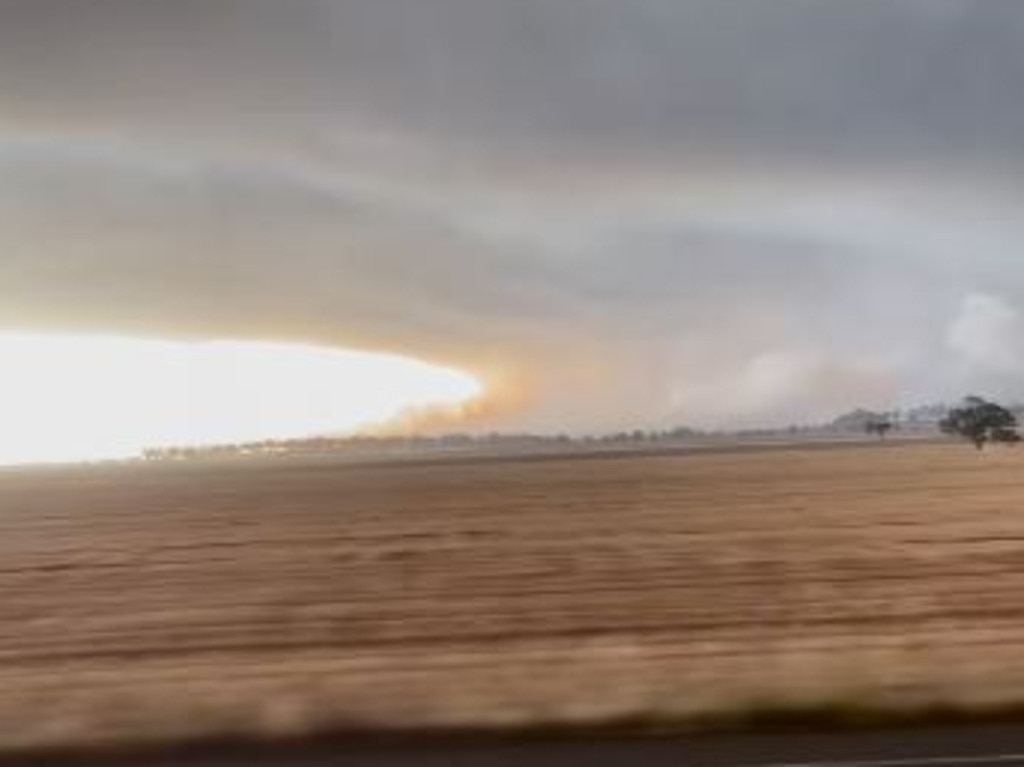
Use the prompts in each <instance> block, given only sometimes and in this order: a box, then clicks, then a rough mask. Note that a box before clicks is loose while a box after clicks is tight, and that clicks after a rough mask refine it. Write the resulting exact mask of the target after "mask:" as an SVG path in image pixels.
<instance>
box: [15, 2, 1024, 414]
mask: <svg viewBox="0 0 1024 767" xmlns="http://www.w3.org/2000/svg"><path fill="white" fill-rule="evenodd" d="M1022 43H1024V7H1022V6H1019V5H1018V4H1016V3H1008V2H1007V3H998V2H989V1H986V0H975V1H974V2H968V1H964V0H859V1H858V2H856V3H852V2H851V3H833V2H827V1H826V0H690V1H688V2H684V1H681V0H639V1H638V2H631V3H622V2H618V1H617V0H554V1H552V0H543V1H542V0H517V2H506V1H505V0H374V2H372V3H370V2H356V1H355V0H353V1H352V2H345V1H342V0H334V1H332V0H290V1H289V2H287V3H283V2H277V0H206V1H204V2H199V1H198V0H196V1H195V2H193V1H192V0H176V1H175V2H159V1H157V2H135V1H134V0H89V1H87V2H82V1H81V0H59V1H58V0H0V249H2V250H0V252H2V255H0V289H2V290H3V301H2V303H0V323H3V324H4V325H5V326H12V327H14V326H17V327H28V326H47V327H59V328H63V329H79V328H95V329H102V330H115V331H124V332H144V333H151V334H173V335H190V336H207V335H215V336H223V335H233V336H238V335H246V336H261V337H267V336H272V337H275V338H302V339H312V340H319V341H328V342H336V343H342V344H351V345H359V346H369V347H374V348H385V349H389V350H394V351H401V352H406V353H411V354H422V355H426V356H428V357H433V358H438V359H443V360H448V361H455V362H459V363H462V364H466V365H469V366H471V367H474V368H476V369H479V370H482V371H484V372H489V373H491V374H493V375H507V376H511V377H514V378H516V380H522V381H525V382H526V385H528V386H529V387H530V388H531V391H533V392H534V393H535V397H534V399H533V400H532V401H531V409H530V410H529V411H528V412H526V413H522V414H519V415H518V416H517V418H518V419H519V420H518V423H520V424H526V425H538V426H552V427H555V426H558V427H560V426H571V427H588V426H604V425H618V424H620V423H621V424H625V423H626V422H629V421H632V420H637V421H644V420H647V421H655V420H658V419H663V418H679V419H697V420H699V419H700V418H701V417H702V416H704V417H706V418H709V419H712V420H714V419H720V420H721V419H730V418H733V419H737V418H750V419H757V418H766V417H768V418H782V417H797V416H800V415H804V414H816V413H823V412H827V411H828V410H830V409H833V408H838V407H845V406H847V405H853V404H859V403H858V402H857V400H859V399H861V400H870V402H865V403H864V404H886V403H887V402H888V401H892V400H894V399H898V398H901V397H903V398H908V399H909V398H916V397H928V396H942V395H948V394H950V393H954V392H956V393H958V389H959V388H960V387H964V386H968V385H972V386H981V387H982V388H984V387H985V386H989V385H990V386H992V387H997V388H999V389H1000V391H1001V392H1010V390H1012V388H1013V386H1014V385H1016V383H1017V382H1018V379H1019V382H1020V383H1021V384H1024V374H1021V375H1020V376H1017V372H1016V371H1018V370H1019V369H1022V368H1019V367H1016V366H1015V365H1011V364H1005V365H1002V366H1001V367H1000V368H999V370H998V371H997V372H998V375H995V373H993V372H992V370H991V367H992V366H991V365H989V366H987V367H986V366H985V365H982V364H981V363H980V362H979V360H978V359H977V355H972V354H970V353H968V352H965V349H964V343H963V339H964V338H965V337H967V336H970V337H974V336H973V335H971V334H972V333H977V332H983V331H984V330H985V328H989V327H993V323H992V322H989V323H988V324H986V322H985V321H974V320H972V317H974V315H975V314H977V313H978V312H979V311H982V310H980V309H979V308H978V307H979V306H980V307H982V308H983V309H984V307H985V306H988V307H989V308H990V309H991V307H992V306H999V307H1003V306H1006V307H1008V308H1007V309H1006V312H1012V311H1013V306H1014V304H1016V302H1018V301H1019V300H1020V299H1021V298H1024V267H1022V266H1019V265H1018V261H1019V259H1018V258H1017V256H1016V252H1015V251H1016V248H1017V247H1018V244H1019V243H1020V242H1021V241H1022V238H1021V235H1022V232H1021V228H1022V227H1021V226H1019V225H1018V224H1017V222H1016V213H1015V211H1016V210H1018V209H1019V204H1020V202H1021V201H1020V199H1019V197H1020V196H1021V195H1020V194H1019V193H1018V192H1017V191H1016V190H1017V188H1019V181H1020V179H1019V178H1018V177H1019V175H1020V174H1021V173H1022V172H1024V169H1022V167H1021V160H1022V159H1024V145H1022V144H1024V102H1022V101H1021V99H1020V98H1019V83H1020V82H1021V80H1022V77H1024V52H1022V51H1024V46H1022ZM985 301H991V302H995V303H989V304H986V303H985ZM972 313H973V314H972ZM990 314H992V312H990ZM1000 316H1002V315H1000ZM965 317H966V319H965ZM983 319H984V318H983ZM1004 320H1005V318H1004ZM1009 322H1010V321H1009V320H1005V321H1002V324H1001V325H999V328H998V333H999V334H1000V335H999V338H1000V339H1002V338H1004V337H1005V336H1006V335H1007V334H1006V333H1005V330H1004V326H1005V325H1006V324H1007V323H1009ZM996 324H998V323H996ZM964 327H967V328H969V329H970V330H971V333H968V334H967V335H965V332H964V331H963V328H964ZM978 328H981V330H980V331H979V330H978ZM993 332H996V331H993ZM951 339H952V340H951ZM993 343H995V342H993Z"/></svg>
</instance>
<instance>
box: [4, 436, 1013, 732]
mask: <svg viewBox="0 0 1024 767" xmlns="http://www.w3.org/2000/svg"><path fill="white" fill-rule="evenodd" d="M0 693H2V694H0V746H2V747H8V748H13V747H26V746H33V745H54V744H82V743H96V742H99V741H107V742H109V741H117V740H119V739H125V738H129V739H139V738H141V739H151V738H156V739H162V738H178V737H186V736H200V735H209V734H212V733H216V734H246V733H270V734H274V735H290V734H296V733H302V732H305V731H307V730H309V729H318V728H325V727H332V726H338V725H341V726H349V727H364V726H386V727H395V726H417V727H422V726H460V725H462V726H480V725H504V724H523V723H536V722H561V723H566V722H569V723H573V722H575V723H580V722H593V721H601V720H605V719H613V718H617V717H626V716H631V715H638V716H648V715H662V716H675V715H687V714H692V713H696V712H702V711H708V710H720V709H723V708H724V709H728V708H730V707H736V706H744V705H748V704H755V703H768V702H779V701H782V702H791V703H799V702H814V701H825V700H827V701H834V700H851V701H871V702H875V703H884V704H908V705H910V704H917V703H922V702H935V701H956V702H959V703H963V704H981V703H997V702H1001V701H1007V700H1017V699H1021V698H1024V453H1021V452H1019V451H1013V450H993V451H991V452H989V453H985V454H976V453H975V452H974V451H973V450H971V449H969V448H967V447H962V446H958V445H917V446H900V447H896V446H893V447H882V446H861V447H844V448H841V449H784V450H777V449H776V450H765V451H741V452H736V453H708V454H694V455H688V456H679V455H676V456H662V457H658V456H638V457H633V458H623V457H619V458H615V459H600V460H572V459H564V460H545V461H533V462H529V461H513V460H509V461H494V462H479V463H472V462H450V463H435V464H433V465H416V464H396V465H393V466H364V467H357V466H351V465H347V466H346V465H340V464H338V463H334V462H331V461H329V460H309V459H307V460H303V461H289V460H277V461H262V460H260V461H257V460H253V461H251V462H237V463H222V464H215V463H195V464H163V465H135V466H122V467H101V468H89V469H84V468H83V469H45V470H20V471H6V472H0Z"/></svg>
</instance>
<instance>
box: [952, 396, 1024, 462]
mask: <svg viewBox="0 0 1024 767" xmlns="http://www.w3.org/2000/svg"><path fill="white" fill-rule="evenodd" d="M1018 425H1019V424H1018V422H1017V416H1015V415H1014V414H1013V413H1012V412H1011V411H1009V410H1007V409H1006V408H1005V407H1003V406H1002V405H997V404H996V403H994V402H989V401H988V400H985V399H982V398H981V397H968V398H967V399H965V400H964V403H963V405H961V406H960V407H955V408H952V409H951V410H950V411H949V413H948V414H947V415H946V417H945V418H943V419H942V421H941V422H940V423H939V428H940V429H942V432H943V433H944V434H949V435H951V436H954V437H961V438H963V439H966V440H968V441H969V442H971V443H973V444H974V446H975V447H976V448H978V450H982V449H984V447H985V445H987V444H989V443H999V444H1008V445H1012V444H1015V443H1017V442H1020V441H1021V436H1020V434H1019V433H1018V432H1017V428H1018Z"/></svg>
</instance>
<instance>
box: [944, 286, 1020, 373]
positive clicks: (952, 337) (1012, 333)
mask: <svg viewBox="0 0 1024 767" xmlns="http://www.w3.org/2000/svg"><path fill="white" fill-rule="evenodd" d="M947 340H948V343H949V346H950V348H951V349H952V350H953V351H954V352H956V353H957V355H958V356H959V358H960V359H961V361H962V362H963V364H964V366H965V368H966V371H965V372H967V373H968V374H974V375H977V376H986V375H993V374H995V375H999V376H1012V377H1024V316H1022V315H1021V313H1020V312H1019V311H1018V310H1017V309H1016V308H1015V307H1013V306H1011V305H1010V304H1009V303H1007V302H1006V301H1005V300H1003V299H1002V298H1000V297H998V296H992V295H987V294H984V293H974V294H971V295H969V296H968V297H967V298H966V299H964V302H963V307H962V309H961V311H960V315H959V316H958V317H957V318H956V320H955V321H954V322H953V324H952V325H951V326H950V328H949V334H948V338H947Z"/></svg>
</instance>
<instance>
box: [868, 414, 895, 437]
mask: <svg viewBox="0 0 1024 767" xmlns="http://www.w3.org/2000/svg"><path fill="white" fill-rule="evenodd" d="M895 428H896V424H895V423H893V421H892V419H891V418H889V417H888V416H872V417H871V418H869V419H867V420H866V421H864V431H866V432H867V433H868V434H871V435H872V436H875V437H878V438H879V439H885V438H886V437H888V436H889V433H890V432H891V431H892V430H893V429H895Z"/></svg>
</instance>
